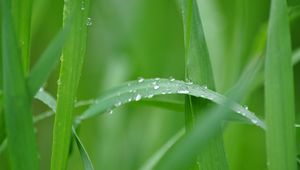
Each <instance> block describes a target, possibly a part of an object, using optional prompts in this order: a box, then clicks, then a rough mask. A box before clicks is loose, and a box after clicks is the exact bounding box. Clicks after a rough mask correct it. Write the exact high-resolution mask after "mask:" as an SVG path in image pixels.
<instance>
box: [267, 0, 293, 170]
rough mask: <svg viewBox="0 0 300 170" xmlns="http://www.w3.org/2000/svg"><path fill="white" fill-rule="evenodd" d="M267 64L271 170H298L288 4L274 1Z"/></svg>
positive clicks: (268, 141)
mask: <svg viewBox="0 0 300 170" xmlns="http://www.w3.org/2000/svg"><path fill="white" fill-rule="evenodd" d="M268 31H269V32H268V41H267V53H266V62H265V102H266V104H265V110H266V123H267V131H266V132H267V134H266V138H267V156H268V162H269V169H272V170H276V169H278V170H281V169H289V170H295V169H296V143H295V140H296V139H295V127H294V122H295V105H294V90H293V89H294V87H293V71H292V64H291V63H292V61H291V42H290V41H291V40H290V32H289V21H288V11H287V4H286V1H285V0H272V3H271V13H270V20H269V30H268Z"/></svg>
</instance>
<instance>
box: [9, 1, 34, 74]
mask: <svg viewBox="0 0 300 170" xmlns="http://www.w3.org/2000/svg"><path fill="white" fill-rule="evenodd" d="M11 5H12V17H13V20H12V21H14V24H15V31H16V33H17V35H16V36H17V44H18V46H19V47H20V52H21V53H20V55H21V58H22V65H23V69H24V71H23V72H24V75H27V74H28V71H29V68H30V55H29V53H30V35H31V29H30V28H31V12H32V0H11Z"/></svg>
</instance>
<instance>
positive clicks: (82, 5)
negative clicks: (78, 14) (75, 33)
mask: <svg viewBox="0 0 300 170" xmlns="http://www.w3.org/2000/svg"><path fill="white" fill-rule="evenodd" d="M84 6H85V5H84V1H81V8H80V9H81V11H84V9H85V7H84Z"/></svg>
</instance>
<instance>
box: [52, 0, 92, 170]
mask: <svg viewBox="0 0 300 170" xmlns="http://www.w3.org/2000/svg"><path fill="white" fill-rule="evenodd" d="M82 4H84V8H83V7H82ZM88 9H89V1H88V0H84V1H76V0H67V1H64V22H66V21H67V20H68V19H69V18H70V17H71V15H72V18H74V20H73V22H72V24H71V30H70V36H69V37H68V39H67V40H66V43H65V46H64V48H63V54H62V56H61V67H60V76H59V80H58V92H57V112H56V116H55V122H54V128H53V142H52V156H51V169H52V170H57V169H66V168H67V159H68V152H69V144H70V138H71V127H72V118H73V115H72V114H73V107H74V100H75V98H76V93H77V87H78V84H79V79H80V74H81V69H82V64H83V59H84V55H85V49H86V36H87V25H88V24H89V23H88V22H89V21H88V19H89V18H88V11H89V10H88Z"/></svg>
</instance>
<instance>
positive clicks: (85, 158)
mask: <svg viewBox="0 0 300 170" xmlns="http://www.w3.org/2000/svg"><path fill="white" fill-rule="evenodd" d="M72 134H73V137H74V140H75V141H76V144H77V147H78V149H79V152H80V155H81V159H82V162H83V165H84V169H85V170H94V167H93V164H92V161H91V159H90V157H89V155H88V153H87V151H86V150H85V148H84V146H83V144H82V142H81V140H80V139H79V136H78V135H77V133H76V131H75V129H74V128H72Z"/></svg>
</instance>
